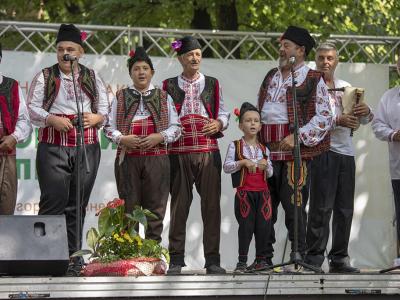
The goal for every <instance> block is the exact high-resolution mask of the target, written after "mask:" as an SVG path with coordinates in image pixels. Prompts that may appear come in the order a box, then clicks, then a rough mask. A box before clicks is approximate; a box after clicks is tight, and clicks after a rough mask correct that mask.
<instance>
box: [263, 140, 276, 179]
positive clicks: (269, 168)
mask: <svg viewBox="0 0 400 300" xmlns="http://www.w3.org/2000/svg"><path fill="white" fill-rule="evenodd" d="M265 155H266V156H267V169H266V171H267V177H268V178H270V177H272V175H273V174H274V168H273V167H272V162H271V160H270V159H269V155H270V152H269V150H268V148H267V147H265Z"/></svg>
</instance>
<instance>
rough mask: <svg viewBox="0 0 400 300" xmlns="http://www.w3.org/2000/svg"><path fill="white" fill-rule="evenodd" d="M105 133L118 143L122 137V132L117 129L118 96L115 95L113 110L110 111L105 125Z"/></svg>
mask: <svg viewBox="0 0 400 300" xmlns="http://www.w3.org/2000/svg"><path fill="white" fill-rule="evenodd" d="M103 132H104V135H105V136H106V137H107V138H108V139H110V140H111V141H113V142H114V143H116V144H119V141H120V139H121V137H122V133H121V132H120V131H119V130H118V129H117V98H116V97H113V100H112V103H111V111H110V112H109V113H108V116H107V121H106V123H105V125H104V127H103Z"/></svg>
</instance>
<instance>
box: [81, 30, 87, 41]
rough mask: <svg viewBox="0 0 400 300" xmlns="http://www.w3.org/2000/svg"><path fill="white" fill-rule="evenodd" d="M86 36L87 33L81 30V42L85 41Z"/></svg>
mask: <svg viewBox="0 0 400 300" xmlns="http://www.w3.org/2000/svg"><path fill="white" fill-rule="evenodd" d="M87 38H88V34H87V32H86V31H82V32H81V40H82V42H84V41H86V39H87Z"/></svg>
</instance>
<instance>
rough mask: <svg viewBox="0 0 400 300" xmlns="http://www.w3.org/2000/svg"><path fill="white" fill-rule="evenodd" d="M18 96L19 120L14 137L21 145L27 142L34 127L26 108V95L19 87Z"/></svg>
mask: <svg viewBox="0 0 400 300" xmlns="http://www.w3.org/2000/svg"><path fill="white" fill-rule="evenodd" d="M18 94H19V109H18V119H17V124H16V125H15V130H14V132H13V133H12V136H13V137H14V138H15V140H16V141H17V142H18V143H20V142H24V141H26V139H27V138H28V137H29V136H30V135H31V133H32V125H31V121H30V119H29V113H28V109H27V108H26V104H25V99H24V95H23V93H22V90H21V88H20V87H19V86H18Z"/></svg>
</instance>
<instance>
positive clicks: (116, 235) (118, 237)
mask: <svg viewBox="0 0 400 300" xmlns="http://www.w3.org/2000/svg"><path fill="white" fill-rule="evenodd" d="M113 237H114V240H116V241H117V242H120V243H123V242H125V240H124V239H123V238H121V237H120V236H119V234H118V233H115V234H114V235H113Z"/></svg>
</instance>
